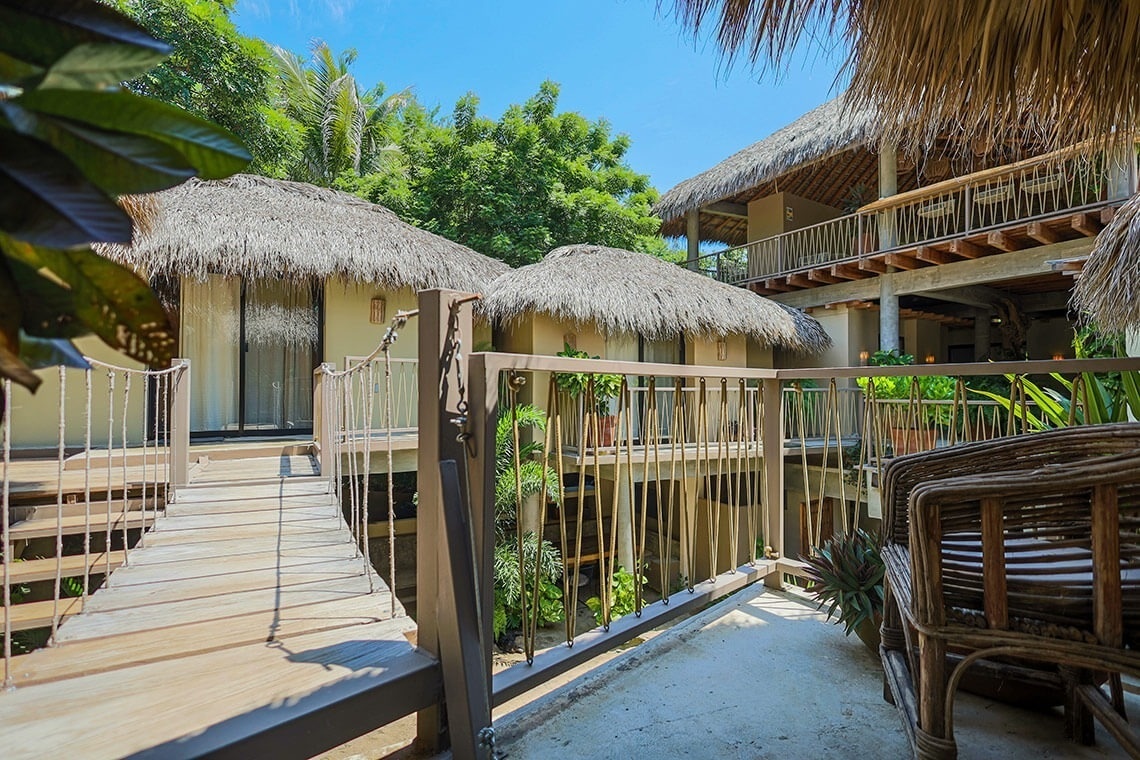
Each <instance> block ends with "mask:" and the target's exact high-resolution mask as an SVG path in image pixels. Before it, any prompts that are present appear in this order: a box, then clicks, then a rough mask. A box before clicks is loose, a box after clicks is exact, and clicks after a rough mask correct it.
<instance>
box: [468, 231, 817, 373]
mask: <svg viewBox="0 0 1140 760" xmlns="http://www.w3.org/2000/svg"><path fill="white" fill-rule="evenodd" d="M483 307H484V309H485V311H486V313H487V314H488V315H489V316H491V317H492V318H494V319H498V320H501V321H504V322H511V321H518V320H522V319H525V318H526V317H527V315H529V314H532V313H541V314H547V315H549V316H551V317H553V318H555V319H557V320H561V321H567V322H570V323H572V324H575V325H578V326H585V325H589V324H595V325H597V327H598V328H599V329H601V330H602V331H604V332H606V333H608V334H617V333H634V334H638V335H642V336H644V337H645V338H647V339H650V340H658V339H663V338H671V337H676V336H678V335H681V334H685V335H688V336H690V337H714V336H724V335H747V336H750V337H753V338H755V339H756V340H758V341H759V342H760V343H762V344H763V345H765V346H777V347H782V348H788V349H791V350H794V351H799V352H805V353H816V352H819V351H823V350H824V349H826V348H827V346H828V345H830V343H831V340H830V338H828V336H827V334H826V333H825V332H824V331H823V328H822V327H821V326H820V324H819V323H818V322H817V321H816V320H814V319H812V318H811V317H809V316H808V315H807V314H804V313H803V312H801V311H798V310H796V309H792V308H790V307H787V306H784V305H783V304H779V303H776V302H775V301H770V300H768V299H767V298H764V297H762V296H758V295H756V294H755V293H753V292H751V291H749V290H745V289H744V288H737V287H733V286H731V285H726V284H724V283H721V282H717V281H716V280H713V279H711V278H709V277H705V276H704V275H700V274H697V273H695V272H692V271H690V270H688V269H685V268H683V267H680V266H677V265H676V264H670V263H668V262H666V261H663V260H661V259H658V258H656V257H655V256H650V255H649V254H645V253H634V252H632V251H625V250H621V249H618V248H606V247H604V246H599V245H568V246H563V247H562V248H556V249H555V250H553V251H551V252H550V253H548V254H547V255H546V257H545V258H544V259H543V260H542V261H540V262H539V263H537V264H530V265H529V266H525V267H521V268H519V269H513V270H511V271H510V272H507V273H506V274H504V275H502V276H501V277H499V278H498V279H496V280H495V281H494V282H493V283H491V285H490V287H489V288H488V289H487V291H486V292H485V294H484V297H483Z"/></svg>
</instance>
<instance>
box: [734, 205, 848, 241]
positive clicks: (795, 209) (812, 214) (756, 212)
mask: <svg viewBox="0 0 1140 760" xmlns="http://www.w3.org/2000/svg"><path fill="white" fill-rule="evenodd" d="M840 216H843V211H841V210H840V209H837V208H833V207H832V206H826V205H824V204H822V203H817V202H815V201H812V200H808V199H807V198H801V197H800V196H798V195H794V194H792V193H774V194H772V195H769V196H765V197H763V198H757V199H756V200H754V201H751V202H749V204H748V240H749V241H752V240H761V239H763V238H766V237H771V236H773V235H779V234H780V233H781V232H791V231H792V230H798V229H801V228H803V227H810V226H811V225H813V224H819V223H820V222H826V221H828V220H829V219H836V218H838V217H840Z"/></svg>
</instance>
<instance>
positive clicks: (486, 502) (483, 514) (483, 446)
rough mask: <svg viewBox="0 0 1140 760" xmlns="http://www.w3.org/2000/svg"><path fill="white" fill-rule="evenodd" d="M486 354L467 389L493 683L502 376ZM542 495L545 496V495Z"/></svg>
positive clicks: (478, 358)
mask: <svg viewBox="0 0 1140 760" xmlns="http://www.w3.org/2000/svg"><path fill="white" fill-rule="evenodd" d="M486 360H487V355H486V354H475V355H474V356H472V357H471V361H470V362H469V364H468V366H469V367H470V368H471V373H470V386H469V389H468V424H469V432H470V433H471V440H470V442H469V445H468V448H469V450H468V454H469V456H470V459H468V464H469V469H468V479H469V481H470V488H471V505H470V509H471V524H472V526H473V528H472V530H473V531H474V534H475V584H476V594H477V599H478V601H479V602H480V605H479V614H480V621H481V630H482V633H483V658H484V672H485V673H486V676H487V683H488V684H490V683H491V646H492V644H493V643H494V642H493V641H492V637H491V631H492V622H493V618H494V612H495V604H494V595H495V574H494V569H493V565H494V556H495V425H496V422H497V421H498V419H499V377H498V375H497V374H496V373H493V372H491V371H489V370H488V369H487V361H486ZM540 498H545V496H542V497H540Z"/></svg>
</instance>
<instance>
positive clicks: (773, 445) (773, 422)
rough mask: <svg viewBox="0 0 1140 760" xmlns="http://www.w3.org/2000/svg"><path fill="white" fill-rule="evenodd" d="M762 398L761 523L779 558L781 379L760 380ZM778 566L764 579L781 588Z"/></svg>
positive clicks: (781, 544) (781, 547)
mask: <svg viewBox="0 0 1140 760" xmlns="http://www.w3.org/2000/svg"><path fill="white" fill-rule="evenodd" d="M760 393H761V399H762V400H763V405H764V409H763V411H764V415H763V417H761V419H760V447H761V452H762V453H763V456H764V504H765V506H766V507H767V512H768V519H767V521H766V522H765V523H764V525H763V526H762V527H763V530H764V543H765V545H767V546H771V547H772V549H773V550H774V551H775V552H776V554H777V555H778V556H779V557H781V558H782V557H784V454H783V450H784V409H783V393H781V392H780V381H779V380H775V379H766V380H764V381H763V384H762V387H761V390H760ZM776 567H777V569H776V570H774V572H773V573H772V574H771V575H769V576H768V577H767V578H765V579H764V584H765V585H767V586H770V587H772V588H781V587H782V586H783V583H784V579H783V577H782V576H781V575H780V571H779V569H778V567H779V566H778V565H777V566H776Z"/></svg>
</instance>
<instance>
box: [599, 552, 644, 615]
mask: <svg viewBox="0 0 1140 760" xmlns="http://www.w3.org/2000/svg"><path fill="white" fill-rule="evenodd" d="M648 582H649V579H648V578H646V577H645V576H644V575H642V574H641V573H637V574H636V575H634V574H633V573H631V572H630V571H628V570H626V569H625V568H624V567H622V566H621V565H618V568H617V570H615V571H614V577H613V581H612V582H611V583H610V620H611V621H613V620H617V619H618V618H619V617H621V616H622V615H628V614H629V613H631V612H635V611H636V610H637V586H638V585H640V586H644V585H645V584H646V583H648ZM586 606H587V607H589V608H590V610H591V611H592V612H593V613H594V620H596V621H597V622H598V625H601V624H602V623H603V622H605V614H604V613H605V610H604V608H603V605H602V599H601V597H597V596H592V597H590V598H589V599H587V600H586Z"/></svg>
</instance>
